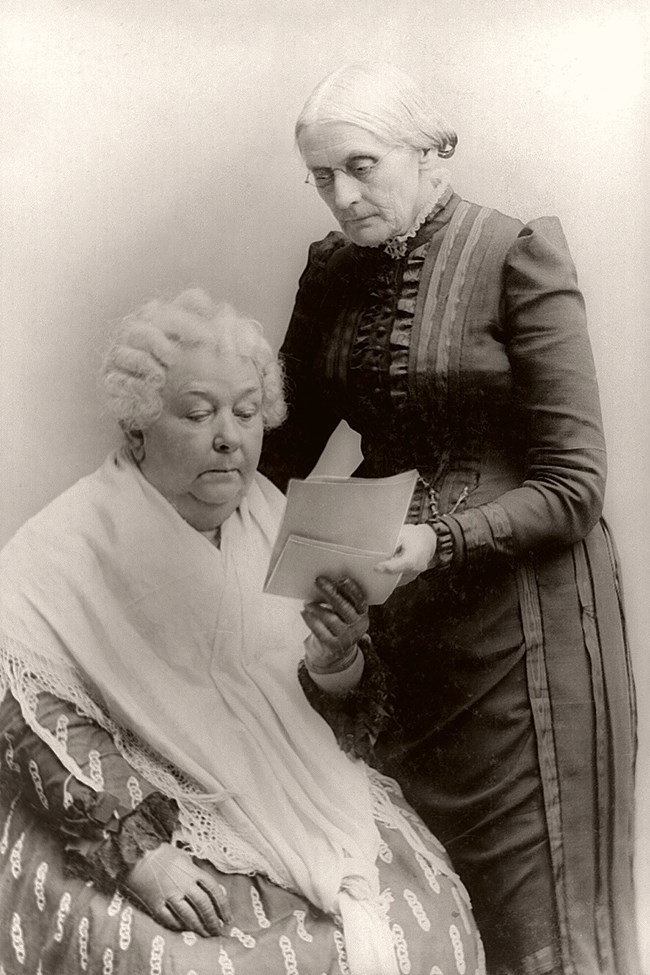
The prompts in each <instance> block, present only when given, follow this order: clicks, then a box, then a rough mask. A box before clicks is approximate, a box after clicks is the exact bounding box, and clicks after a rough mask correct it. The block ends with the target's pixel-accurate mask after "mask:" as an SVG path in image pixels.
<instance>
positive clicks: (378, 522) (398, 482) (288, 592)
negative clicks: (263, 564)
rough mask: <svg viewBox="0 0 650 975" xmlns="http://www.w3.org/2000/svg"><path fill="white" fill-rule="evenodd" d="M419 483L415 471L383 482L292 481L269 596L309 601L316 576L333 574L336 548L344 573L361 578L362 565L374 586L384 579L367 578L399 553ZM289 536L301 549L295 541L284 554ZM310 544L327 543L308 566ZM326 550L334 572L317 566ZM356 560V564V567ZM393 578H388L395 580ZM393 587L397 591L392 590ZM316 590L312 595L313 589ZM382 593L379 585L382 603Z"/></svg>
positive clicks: (314, 547) (271, 568)
mask: <svg viewBox="0 0 650 975" xmlns="http://www.w3.org/2000/svg"><path fill="white" fill-rule="evenodd" d="M416 480H417V471H414V470H413V471H405V472H404V473H402V474H396V475H395V476H393V477H384V478H361V477H349V478H341V477H328V476H320V477H318V476H316V477H310V478H309V479H308V480H306V481H298V480H292V481H290V482H289V489H288V491H287V505H286V509H285V513H284V518H283V520H282V524H281V526H280V530H279V532H278V537H277V539H276V542H275V545H274V547H273V552H272V555H271V559H270V563H269V569H268V573H267V577H266V583H265V591H268V592H270V591H273V592H274V593H275V594H276V595H282V596H289V597H293V598H297V599H302V598H304V597H303V595H302V593H303V592H304V591H305V586H306V585H307V584H309V586H312V585H313V581H314V579H315V577H316V575H319V574H324V575H328V574H330V573H331V572H332V571H334V568H333V567H332V555H331V551H332V547H333V548H334V549H338V553H339V555H345V556H346V559H347V561H346V562H345V563H337V565H338V564H341V567H342V572H341V574H344V573H346V574H349V575H351V576H352V578H356V575H355V571H354V569H355V567H356V570H357V573H358V572H360V571H362V569H361V565H362V564H363V566H364V569H363V571H364V572H366V575H365V576H364V578H366V579H368V578H370V579H372V581H373V583H374V582H375V577H376V579H383V578H385V577H383V576H382V574H381V573H374V572H372V575H371V576H370V577H368V576H367V568H368V565H369V564H370V563H371V562H372V560H373V559H374V562H372V564H373V565H375V564H376V563H377V562H379V561H381V560H382V559H385V558H388V557H389V556H390V555H392V554H393V552H394V551H395V546H396V544H397V538H398V535H399V532H400V529H401V528H402V525H403V524H404V521H405V519H406V514H407V512H408V507H409V504H410V501H411V497H412V495H413V489H414V487H415V482H416ZM290 536H295V537H296V538H298V539H300V540H301V542H300V545H298V544H297V543H296V542H295V541H293V542H292V544H291V546H289V550H288V552H286V553H285V551H284V550H285V546H286V545H287V542H288V540H289V538H290ZM306 542H309V543H324V549H323V548H321V549H319V547H318V544H315V545H312V548H311V550H310V552H311V555H310V557H312V561H311V562H309V561H308V552H307V551H306V549H305V543H306ZM324 551H327V553H328V556H327V557H328V559H329V561H328V562H327V566H329V570H326V568H321V567H320V566H325V562H322V561H321V562H319V561H318V559H319V558H320V559H322V558H324V555H323V552H324ZM364 553H365V555H364ZM353 555H354V558H355V559H356V562H354V564H353V561H352V556H353ZM362 555H363V556H364V557H362ZM281 556H282V557H283V565H282V570H281V572H280V574H279V575H278V576H276V577H275V580H274V583H273V590H271V589H269V588H268V586H269V584H270V581H271V579H272V577H273V576H274V570H275V568H276V563H277V562H278V560H279V559H280V557H281ZM371 571H372V569H371ZM305 573H307V574H311V575H312V578H311V580H308V583H307V582H305ZM393 578H394V577H388V579H390V580H391V581H393ZM278 580H280V581H278ZM358 581H361V580H360V579H359V580H358ZM395 582H396V580H395ZM364 588H365V586H364ZM392 588H394V586H392V587H391V590H390V591H392ZM311 591H313V590H311V589H310V592H311ZM374 592H375V589H374V588H373V593H374ZM383 592H384V589H382V587H381V586H380V587H379V589H378V590H377V593H378V595H377V601H381V602H383V600H384V599H386V598H387V596H388V594H389V593H388V592H386V595H384V596H383V598H381V597H382V593H383ZM299 593H300V595H299Z"/></svg>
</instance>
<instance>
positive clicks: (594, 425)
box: [445, 217, 606, 559]
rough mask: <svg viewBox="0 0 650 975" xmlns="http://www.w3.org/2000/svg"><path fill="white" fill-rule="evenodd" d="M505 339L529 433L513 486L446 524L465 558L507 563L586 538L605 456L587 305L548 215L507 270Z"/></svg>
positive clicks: (517, 247)
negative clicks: (503, 558) (520, 475)
mask: <svg viewBox="0 0 650 975" xmlns="http://www.w3.org/2000/svg"><path fill="white" fill-rule="evenodd" d="M503 282H504V283H503V287H504V293H503V300H504V326H505V327H504V337H505V341H506V350H507V354H508V358H509V361H510V366H511V370H512V377H513V383H514V390H515V396H516V401H517V406H518V408H519V409H520V410H521V411H522V413H523V418H524V425H525V431H526V459H525V460H526V469H525V477H524V479H523V482H522V484H521V485H520V486H518V487H516V488H514V489H513V490H510V491H507V492H506V493H505V494H503V495H501V497H499V498H497V499H496V500H495V501H494V502H493V503H491V504H486V505H482V506H480V507H478V508H475V509H469V510H467V511H464V512H463V513H462V514H458V515H455V516H451V517H447V518H446V519H445V520H446V521H447V522H448V524H450V527H451V529H452V531H453V533H454V536H455V539H456V543H457V545H460V546H462V547H463V548H464V550H465V555H466V557H467V558H470V559H471V557H472V556H473V555H476V554H478V553H480V552H482V551H494V550H496V551H499V552H502V553H507V554H511V555H513V556H514V557H517V556H523V555H525V554H527V553H529V552H535V551H539V550H542V549H546V548H553V547H558V546H565V545H569V544H572V543H574V542H576V541H578V540H579V539H581V538H583V537H584V536H585V535H586V534H587V533H588V532H589V531H590V530H591V528H592V527H593V526H594V525H595V523H596V522H597V520H598V518H599V517H600V514H601V511H602V506H603V497H604V490H605V477H606V455H605V442H604V437H603V430H602V421H601V412H600V402H599V395H598V385H597V381H596V374H595V369H594V362H593V356H592V351H591V346H590V342H589V337H588V334H587V324H586V317H585V306H584V300H583V297H582V294H581V292H580V290H579V288H578V283H577V276H576V271H575V267H574V264H573V261H572V259H571V255H570V254H569V250H568V246H567V243H566V240H565V237H564V234H563V231H562V228H561V225H560V222H559V221H558V220H557V218H555V217H544V218H541V219H539V220H533V221H532V222H531V223H529V224H527V225H526V226H525V227H524V228H523V229H522V230H521V232H520V233H519V235H518V237H517V239H516V240H515V241H514V243H513V244H512V245H511V246H510V248H509V250H508V252H507V256H506V259H505V264H504V279H503Z"/></svg>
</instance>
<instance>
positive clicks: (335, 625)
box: [302, 576, 368, 673]
mask: <svg viewBox="0 0 650 975" xmlns="http://www.w3.org/2000/svg"><path fill="white" fill-rule="evenodd" d="M316 585H317V586H318V588H319V589H320V591H321V592H322V594H323V599H322V600H319V601H315V602H311V603H305V605H304V606H303V609H302V618H303V619H304V621H305V623H306V624H307V626H308V627H309V629H310V630H311V634H310V635H309V637H308V638H307V640H306V641H305V660H306V663H307V667H308V668H309V670H311V671H313V672H315V673H334V672H336V671H339V670H343V669H344V668H345V667H346V666H348V664H349V663H351V662H352V660H353V659H354V656H355V654H356V649H357V647H356V645H357V642H358V641H359V640H360V639H361V637H362V636H363V635H364V634H365V633H366V632H367V630H368V601H367V599H366V595H365V593H364V591H363V590H362V589H361V587H360V586H359V585H358V584H357V583H356V582H354V580H353V579H347V578H343V579H339V580H338V581H337V582H334V581H333V580H332V579H328V578H326V577H325V576H319V577H318V578H317V579H316Z"/></svg>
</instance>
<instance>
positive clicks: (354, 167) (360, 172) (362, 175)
mask: <svg viewBox="0 0 650 975" xmlns="http://www.w3.org/2000/svg"><path fill="white" fill-rule="evenodd" d="M376 165H377V162H376V160H374V159H357V160H355V162H353V163H351V164H350V166H349V167H348V168H349V172H350V174H351V175H352V176H354V178H355V179H367V178H368V176H369V175H370V173H371V172H372V171H373V169H374V168H375V166H376Z"/></svg>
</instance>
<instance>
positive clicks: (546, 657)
mask: <svg viewBox="0 0 650 975" xmlns="http://www.w3.org/2000/svg"><path fill="white" fill-rule="evenodd" d="M296 136H297V141H298V146H299V149H300V152H301V154H302V157H303V160H304V162H305V164H306V166H307V169H308V180H309V181H310V182H312V183H313V184H314V185H315V187H316V189H317V191H318V193H319V195H320V196H321V198H322V200H323V201H324V202H325V204H326V205H327V206H328V207H329V208H330V210H331V211H332V213H333V214H334V216H335V218H336V220H337V221H338V223H339V224H340V227H341V230H342V231H343V232H342V233H330V234H328V236H327V237H326V238H325V239H324V240H322V241H319V242H318V243H315V244H313V245H312V247H311V249H310V253H309V261H308V264H307V267H306V269H305V271H304V273H303V275H302V277H301V280H300V287H299V291H298V295H297V300H296V305H295V309H294V313H293V317H292V319H291V323H290V325H289V330H288V332H287V335H286V339H285V342H284V346H283V349H282V351H283V354H284V361H285V365H286V370H287V374H288V389H289V390H290V392H291V399H290V403H289V411H290V415H289V422H288V423H287V424H286V425H285V426H284V427H283V428H282V429H281V430H279V431H278V432H277V433H276V434H273V435H272V436H271V438H270V439H268V440H267V443H266V445H265V454H264V456H263V461H262V469H263V470H265V471H266V472H267V473H268V474H269V476H271V477H272V479H274V480H275V481H276V482H277V483H278V484H279V485H280V486H284V484H285V483H286V480H287V478H288V477H290V476H304V475H305V474H306V473H307V472H308V471H309V469H310V467H311V466H312V464H313V463H314V461H315V460H316V458H317V457H318V455H319V452H320V451H321V449H322V448H323V446H324V444H325V442H326V440H327V438H328V436H329V434H330V433H331V432H332V430H333V429H334V428H335V427H336V425H337V424H338V422H339V421H340V420H341V419H345V420H347V421H348V422H349V423H350V425H351V426H352V427H353V428H354V429H356V430H357V431H358V432H359V433H360V434H361V439H362V451H363V454H364V461H363V464H362V466H361V468H360V469H359V471H358V473H359V474H361V475H365V476H368V477H383V476H386V475H391V474H395V473H397V472H399V471H403V470H405V469H409V468H413V467H416V468H417V469H418V471H419V474H420V478H419V484H418V489H417V491H416V493H415V496H414V498H413V503H412V506H411V510H410V514H409V518H408V524H407V525H406V526H405V528H404V530H403V533H402V538H401V542H400V545H399V547H398V550H397V552H396V554H395V556H394V558H393V559H391V560H389V562H387V563H386V564H385V565H384V569H385V571H392V572H397V571H399V572H406V573H410V575H407V576H406V578H407V579H411V580H413V579H414V577H415V575H416V574H417V573H419V575H417V578H415V581H410V583H409V584H407V585H404V586H402V587H401V588H399V589H397V590H396V591H395V593H394V594H393V596H392V597H391V598H390V599H389V601H388V602H387V603H386V604H385V606H384V607H382V608H381V609H379V610H378V611H377V613H376V616H375V618H374V621H373V620H372V619H371V632H372V634H373V639H374V640H375V644H376V646H377V649H378V651H379V653H380V655H381V656H382V657H383V658H384V659H385V661H386V662H387V664H388V665H390V668H391V669H392V673H393V682H394V683H393V691H394V698H395V708H396V713H397V719H398V721H397V725H396V729H395V730H394V733H393V734H392V735H391V736H387V735H385V736H384V737H383V740H382V741H381V742H380V745H381V748H382V754H383V760H384V767H385V769H386V770H387V771H389V772H390V774H392V775H396V776H398V777H399V778H400V780H401V783H402V785H403V786H404V788H405V793H406V795H407V798H408V799H409V800H410V801H411V802H412V803H413V804H414V806H415V808H416V810H417V811H418V812H419V813H420V814H421V816H422V817H423V818H424V820H425V821H426V822H427V824H428V825H429V827H430V828H431V829H432V830H433V831H434V832H435V833H436V834H437V835H438V836H440V837H441V838H442V840H443V842H444V843H445V844H446V846H447V848H448V850H449V852H450V854H451V856H452V858H453V860H454V863H455V865H456V867H457V869H458V870H459V872H460V874H461V876H462V878H463V880H464V881H465V883H466V884H467V886H468V888H469V891H470V894H471V897H472V902H473V905H474V911H475V915H476V918H477V922H478V924H479V928H480V930H481V932H482V935H483V938H484V941H485V946H486V955H487V962H488V970H489V971H490V972H492V973H494V975H496V973H499V975H506V973H509V975H524V973H526V975H550V973H554V975H556V973H557V975H559V973H564V975H595V973H596V972H599V973H607V975H632V973H636V972H637V971H638V967H637V960H636V953H635V933H634V920H633V919H634V904H633V894H632V868H631V850H632V806H633V799H632V791H633V765H634V752H635V716H634V697H633V684H632V678H631V674H630V661H629V656H628V651H627V648H626V643H625V630H624V624H623V616H622V604H621V588H620V580H619V575H618V569H617V565H616V559H615V555H614V547H613V544H612V540H611V537H610V534H609V532H608V529H607V527H606V525H605V524H604V523H603V522H602V521H601V520H599V519H600V515H601V509H602V504H603V492H604V486H605V445H604V440H603V434H602V428H601V416H600V408H599V400H598V390H597V384H596V378H595V375H594V366H593V361H592V355H591V351H590V346H589V340H588V336H587V330H586V325H585V313H584V305H583V299H582V296H581V294H580V292H579V290H578V287H577V283H576V274H575V269H574V266H573V263H572V261H571V257H570V255H569V252H568V249H567V245H566V241H565V239H564V236H563V234H562V230H561V228H560V225H559V222H558V221H557V219H555V218H553V217H549V218H543V219H539V220H533V221H532V222H531V223H528V224H526V225H524V224H522V223H521V222H520V221H519V220H516V219H513V218H511V217H508V216H504V215H503V214H501V213H499V212H497V211H495V210H492V209H488V208H486V207H481V206H477V205H476V204H473V203H468V202H466V201H465V200H462V199H461V198H460V197H459V196H458V195H457V194H456V193H454V191H453V190H452V188H451V187H450V185H449V176H448V174H447V172H446V170H445V169H442V168H440V167H439V162H440V158H439V157H442V158H443V159H446V158H447V157H449V156H451V155H452V154H453V152H454V148H455V146H456V142H457V139H456V134H455V133H454V131H453V130H452V129H451V128H450V126H449V125H448V124H447V123H446V122H445V121H444V119H443V118H442V117H441V116H440V115H439V114H438V112H436V111H435V110H433V109H432V108H431V107H430V106H429V105H428V104H427V102H426V100H425V98H424V96H423V95H422V93H421V92H420V91H419V90H418V88H417V87H416V86H415V84H414V83H413V81H412V80H411V79H410V78H409V77H408V76H407V75H405V74H404V73H403V72H402V71H400V70H398V69H396V68H393V67H391V66H390V65H385V64H380V65H375V66H373V65H370V66H350V67H345V68H342V69H340V70H338V71H335V72H334V73H333V74H331V75H330V76H329V77H327V78H326V79H325V80H324V81H322V82H321V83H320V84H319V85H318V86H317V87H316V89H315V90H314V92H313V93H312V94H311V95H310V97H309V98H308V100H307V102H306V104H305V106H304V108H303V110H302V112H301V114H300V117H299V119H298V122H297V126H296Z"/></svg>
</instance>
